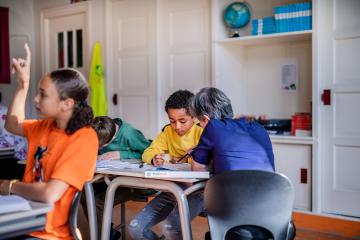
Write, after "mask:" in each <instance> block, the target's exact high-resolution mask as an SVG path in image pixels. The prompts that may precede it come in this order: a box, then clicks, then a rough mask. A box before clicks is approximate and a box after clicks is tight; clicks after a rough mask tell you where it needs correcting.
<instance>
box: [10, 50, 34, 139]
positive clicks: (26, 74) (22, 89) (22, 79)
mask: <svg viewBox="0 0 360 240" xmlns="http://www.w3.org/2000/svg"><path fill="white" fill-rule="evenodd" d="M25 52H26V57H25V59H21V58H19V59H15V58H13V59H12V68H13V71H14V73H15V74H16V78H17V89H16V92H15V95H14V98H13V100H12V102H11V104H10V107H9V110H8V114H7V118H6V122H5V128H6V130H8V131H9V132H11V133H14V134H16V135H21V136H23V135H24V134H23V130H22V123H23V121H24V120H25V102H26V96H27V93H28V90H29V84H30V62H31V52H30V49H29V47H28V45H27V44H25Z"/></svg>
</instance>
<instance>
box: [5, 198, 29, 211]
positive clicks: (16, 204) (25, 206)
mask: <svg viewBox="0 0 360 240" xmlns="http://www.w3.org/2000/svg"><path fill="white" fill-rule="evenodd" d="M28 210H31V206H30V203H29V201H28V200H26V199H25V198H22V197H20V196H17V195H8V196H1V195H0V214H4V213H11V212H19V211H28Z"/></svg>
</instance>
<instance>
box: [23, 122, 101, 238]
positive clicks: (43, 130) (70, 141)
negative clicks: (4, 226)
mask: <svg viewBox="0 0 360 240" xmlns="http://www.w3.org/2000/svg"><path fill="white" fill-rule="evenodd" d="M23 129H24V133H25V136H26V138H27V140H28V156H27V161H26V168H25V174H24V179H23V181H24V182H28V183H30V182H34V181H35V175H34V171H33V168H34V166H35V160H34V153H35V152H36V149H37V148H38V147H39V146H42V147H47V151H46V152H45V153H44V155H43V158H42V159H41V163H42V172H43V175H42V176H43V181H44V182H47V181H49V180H50V179H58V180H61V181H64V182H66V183H67V184H69V188H68V189H67V190H66V191H65V193H64V194H63V196H62V197H61V198H60V199H59V200H58V201H57V202H55V203H54V209H53V210H52V211H51V212H49V213H48V214H47V216H46V225H45V230H43V231H39V232H33V233H31V235H32V236H35V237H39V238H41V239H50V240H55V239H56V240H58V239H61V240H63V239H73V237H72V235H71V231H70V227H69V211H70V207H71V203H72V199H73V197H74V195H75V193H76V192H77V191H80V190H81V189H82V187H83V185H84V183H85V182H86V181H89V180H91V179H92V177H93V175H94V171H95V166H96V158H97V151H98V144H99V143H98V138H97V135H96V133H95V131H94V130H93V129H92V128H91V127H84V128H81V129H79V130H78V131H76V132H75V133H73V134H72V135H67V134H66V133H65V131H64V130H61V129H58V128H56V125H55V122H54V121H53V120H28V121H26V122H25V123H24V124H23Z"/></svg>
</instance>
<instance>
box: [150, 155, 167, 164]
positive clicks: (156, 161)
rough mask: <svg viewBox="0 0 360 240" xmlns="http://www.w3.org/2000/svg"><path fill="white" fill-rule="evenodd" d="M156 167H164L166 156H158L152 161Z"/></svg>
mask: <svg viewBox="0 0 360 240" xmlns="http://www.w3.org/2000/svg"><path fill="white" fill-rule="evenodd" d="M152 162H153V164H154V166H162V165H164V162H165V160H164V154H157V155H155V157H154V158H153V160H152Z"/></svg>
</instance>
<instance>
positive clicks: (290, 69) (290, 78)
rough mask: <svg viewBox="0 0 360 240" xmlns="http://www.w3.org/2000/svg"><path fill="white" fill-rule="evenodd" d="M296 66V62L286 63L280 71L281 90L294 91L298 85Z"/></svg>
mask: <svg viewBox="0 0 360 240" xmlns="http://www.w3.org/2000/svg"><path fill="white" fill-rule="evenodd" d="M298 75H299V74H298V67H297V65H296V64H286V65H283V66H282V71H281V90H282V91H284V92H296V91H297V89H298V87H299V76H298Z"/></svg>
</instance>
